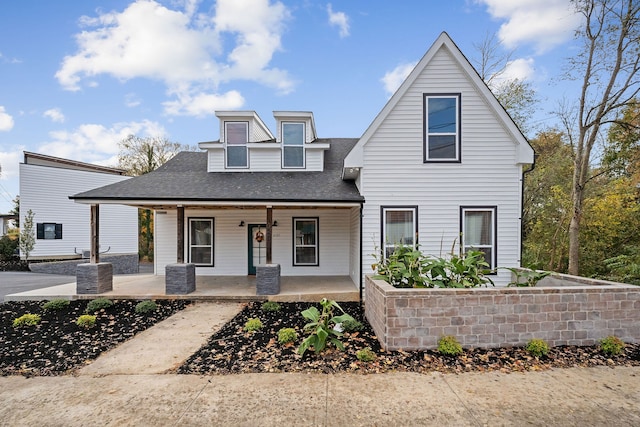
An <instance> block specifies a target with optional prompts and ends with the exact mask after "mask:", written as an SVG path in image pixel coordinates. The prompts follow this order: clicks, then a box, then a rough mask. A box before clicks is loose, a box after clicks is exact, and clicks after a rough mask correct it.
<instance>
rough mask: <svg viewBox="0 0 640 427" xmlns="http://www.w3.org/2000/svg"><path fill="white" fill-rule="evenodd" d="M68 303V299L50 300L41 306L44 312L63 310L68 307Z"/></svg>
mask: <svg viewBox="0 0 640 427" xmlns="http://www.w3.org/2000/svg"><path fill="white" fill-rule="evenodd" d="M69 304H70V301H69V300H68V299H52V300H51V301H47V302H45V303H44V304H43V305H42V308H43V309H45V310H64V309H65V308H67V307H69Z"/></svg>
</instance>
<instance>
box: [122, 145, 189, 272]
mask: <svg viewBox="0 0 640 427" xmlns="http://www.w3.org/2000/svg"><path fill="white" fill-rule="evenodd" d="M119 145H120V152H119V154H118V167H119V168H121V169H124V170H125V171H127V175H130V176H139V175H144V174H146V173H149V172H151V171H154V170H155V169H157V168H158V167H160V166H162V165H163V164H165V163H166V162H167V161H169V160H170V159H171V158H172V157H173V156H175V155H176V154H178V153H179V152H180V151H189V150H192V149H193V148H192V147H190V146H188V145H183V144H180V143H177V142H171V141H169V140H168V139H166V138H163V137H147V138H141V137H138V136H135V135H129V136H128V137H127V138H126V139H124V140H123V141H121V142H120V144H119ZM138 230H139V233H140V235H139V239H138V251H139V255H140V258H142V259H145V258H146V259H148V260H152V259H153V216H152V215H151V210H149V209H139V210H138Z"/></svg>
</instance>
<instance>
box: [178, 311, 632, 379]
mask: <svg viewBox="0 0 640 427" xmlns="http://www.w3.org/2000/svg"><path fill="white" fill-rule="evenodd" d="M310 305H311V304H309V303H283V304H281V310H280V311H279V312H266V311H263V310H262V309H261V303H249V304H247V305H246V306H245V307H244V309H243V310H242V311H241V312H240V313H239V314H238V315H237V316H236V317H235V318H234V319H232V320H231V321H230V322H229V323H227V324H226V325H225V326H224V327H223V328H221V329H220V330H219V331H218V332H217V333H215V334H214V335H213V336H212V337H211V338H210V339H209V341H208V342H207V344H206V345H204V346H203V347H202V348H201V349H200V350H198V352H196V353H195V354H194V355H192V356H191V357H190V358H189V359H188V360H187V361H186V362H185V363H184V364H183V365H182V366H181V367H179V368H178V369H177V372H178V373H181V374H229V373H247V372H323V373H335V372H353V373H363V374H368V373H378V372H389V371H411V372H444V373H460V372H474V371H475V372H486V371H501V372H520V371H535V370H544V369H549V368H566V367H576V366H581V367H587V366H640V345H639V344H627V346H626V347H625V350H624V352H623V354H621V355H619V356H613V357H609V356H605V355H603V354H602V353H601V352H600V350H599V349H598V347H597V346H590V347H576V346H559V347H554V348H552V349H551V350H550V352H549V353H548V355H547V356H544V357H541V358H535V357H532V356H531V355H529V353H528V352H527V351H526V350H524V348H519V347H513V348H496V349H466V350H465V351H464V353H463V354H462V355H460V356H458V357H447V356H443V355H441V354H439V353H438V352H437V351H394V352H387V351H385V350H384V349H382V348H381V347H380V343H379V342H378V340H377V338H376V336H375V334H374V333H373V330H372V329H371V327H370V325H369V324H368V322H367V321H366V319H364V318H363V315H362V314H363V313H362V311H361V310H360V308H359V305H358V303H340V305H341V307H342V308H343V309H344V310H345V311H346V312H347V313H349V314H351V315H352V316H353V317H354V318H356V319H357V320H360V321H361V322H362V323H363V325H364V329H363V330H361V331H358V332H353V333H345V334H344V336H343V339H342V342H343V344H344V346H345V351H344V352H343V351H339V350H337V349H335V348H334V347H331V346H330V347H329V348H328V350H326V351H324V352H322V353H321V354H319V355H316V354H314V353H313V351H308V352H307V353H305V355H304V356H300V355H298V354H297V353H296V350H297V346H298V345H299V344H300V342H301V341H302V340H303V339H304V338H305V333H304V331H303V329H304V325H305V323H306V320H305V319H304V318H303V317H302V316H301V315H300V312H301V311H302V310H305V309H306V308H308V307H309V306H310ZM318 308H319V309H320V307H319V306H318ZM255 317H257V318H259V319H260V320H261V321H262V324H263V325H264V326H263V328H262V329H260V330H259V331H255V332H245V331H244V330H243V327H244V324H245V322H246V321H247V320H248V319H249V318H255ZM285 327H287V328H294V329H295V330H296V332H297V333H298V340H297V341H296V343H295V344H294V345H281V344H279V343H278V340H277V333H278V330H279V329H280V328H285ZM365 347H369V348H371V350H373V351H374V352H375V353H376V355H377V358H376V360H375V361H373V362H362V361H359V360H358V359H357V357H356V352H357V351H358V350H360V349H363V348H365Z"/></svg>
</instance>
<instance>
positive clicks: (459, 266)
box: [372, 245, 493, 288]
mask: <svg viewBox="0 0 640 427" xmlns="http://www.w3.org/2000/svg"><path fill="white" fill-rule="evenodd" d="M374 257H376V260H377V262H376V263H375V264H373V265H372V268H373V269H374V270H375V271H376V272H377V273H378V274H377V275H375V276H374V279H381V280H385V281H387V282H388V283H390V284H391V285H392V286H394V287H396V288H475V287H478V286H482V285H485V286H486V285H488V284H489V283H490V284H491V285H492V286H493V281H492V280H491V279H490V278H489V277H487V276H486V274H487V273H489V272H490V270H489V264H488V263H487V262H486V261H485V260H484V254H483V253H482V252H480V251H473V250H472V251H469V252H467V253H465V254H460V255H456V254H454V253H453V250H452V252H451V254H450V255H449V257H448V258H446V257H437V258H436V257H432V256H429V255H424V254H423V253H422V252H420V250H419V248H418V246H415V247H414V246H406V245H399V246H397V247H396V249H395V250H394V251H393V253H392V254H391V255H390V256H389V257H388V258H384V257H383V256H382V255H381V254H379V255H376V254H374Z"/></svg>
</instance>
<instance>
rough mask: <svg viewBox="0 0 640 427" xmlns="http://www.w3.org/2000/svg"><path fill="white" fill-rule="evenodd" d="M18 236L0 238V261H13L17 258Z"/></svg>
mask: <svg viewBox="0 0 640 427" xmlns="http://www.w3.org/2000/svg"><path fill="white" fill-rule="evenodd" d="M18 242H19V240H18V236H17V235H9V234H7V235H4V236H2V237H1V238H0V261H11V260H12V259H13V258H14V257H15V256H16V249H18Z"/></svg>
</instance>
